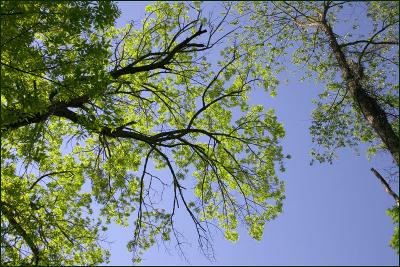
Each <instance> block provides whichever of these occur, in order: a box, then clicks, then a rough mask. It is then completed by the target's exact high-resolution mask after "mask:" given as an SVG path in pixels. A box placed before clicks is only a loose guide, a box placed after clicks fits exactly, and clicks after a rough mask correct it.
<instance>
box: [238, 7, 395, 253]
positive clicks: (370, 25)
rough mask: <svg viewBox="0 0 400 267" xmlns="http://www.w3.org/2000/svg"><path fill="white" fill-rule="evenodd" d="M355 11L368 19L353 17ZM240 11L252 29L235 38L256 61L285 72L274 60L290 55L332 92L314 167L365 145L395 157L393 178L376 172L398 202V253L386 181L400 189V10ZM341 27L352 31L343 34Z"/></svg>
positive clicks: (316, 118)
mask: <svg viewBox="0 0 400 267" xmlns="http://www.w3.org/2000/svg"><path fill="white" fill-rule="evenodd" d="M352 9H353V12H354V10H355V9H357V10H361V11H362V12H361V14H362V16H364V17H360V16H353V12H351V10H352ZM236 10H237V13H238V14H237V15H236V16H234V18H235V19H234V20H233V21H234V23H235V24H240V22H243V21H244V20H250V21H251V22H252V23H250V24H249V25H246V26H245V27H244V33H243V32H242V33H241V34H240V35H239V34H238V35H237V36H236V38H237V39H238V38H242V39H241V41H239V42H240V43H241V44H242V45H245V46H249V45H250V46H254V47H259V49H256V50H255V51H256V57H257V58H259V59H264V62H263V63H264V65H263V66H264V68H272V69H274V71H272V73H279V72H280V71H282V70H283V69H284V68H285V67H286V66H285V65H283V64H284V61H282V60H280V61H275V62H274V63H273V64H270V61H267V60H269V59H270V58H279V57H284V56H285V55H286V54H287V53H289V52H290V59H291V61H292V63H294V64H295V65H297V66H298V67H300V69H301V70H302V71H303V73H302V75H303V79H311V78H315V79H317V80H318V81H320V82H322V83H323V84H324V85H325V88H323V91H322V92H321V93H320V94H319V98H318V99H316V100H314V103H315V105H316V107H315V109H314V111H313V114H312V125H311V127H310V134H311V136H312V140H313V142H314V143H315V144H317V146H316V147H315V148H314V149H313V150H312V151H311V156H312V158H313V160H312V162H311V163H313V161H314V160H317V161H319V162H329V163H332V162H333V161H334V159H335V158H336V157H337V156H336V151H337V150H338V149H339V148H343V147H353V148H355V149H357V146H358V144H360V143H365V144H367V145H368V151H367V152H368V156H369V157H371V156H374V155H376V153H377V152H378V151H380V152H383V153H386V154H389V155H391V157H392V159H393V160H392V162H391V163H389V164H388V168H391V169H394V171H393V172H392V175H391V176H392V177H383V176H382V175H381V174H380V173H379V172H378V171H377V170H376V169H375V168H371V171H372V173H373V174H374V175H376V177H377V178H378V179H379V180H380V181H381V182H382V184H383V185H384V188H385V190H386V191H387V192H388V193H389V195H391V196H392V197H393V198H394V202H395V203H394V205H393V207H392V208H391V209H390V210H388V214H389V215H390V216H391V217H392V218H393V222H394V224H395V233H394V235H393V239H392V241H391V246H392V247H393V248H394V249H395V250H396V251H397V253H398V252H399V243H398V240H399V220H398V212H399V196H398V195H397V194H396V193H395V192H394V191H393V190H392V188H391V187H390V185H389V183H388V182H387V181H386V180H389V179H394V180H395V181H396V180H397V183H398V174H399V173H398V168H399V150H400V143H399V71H398V68H399V57H398V54H399V3H398V2H394V1H385V2H361V3H357V2H348V1H323V2H317V3H314V2H312V3H311V2H286V1H285V2H240V3H238V4H237V5H236ZM349 10H350V12H349ZM346 12H348V13H350V14H351V15H347V16H346V14H345V13H346ZM339 17H340V19H339ZM346 26H347V27H346ZM339 27H341V30H342V31H343V28H345V29H346V31H345V32H337V31H336V28H339ZM265 59H267V60H265ZM260 61H261V62H262V60H260ZM395 184H396V182H395Z"/></svg>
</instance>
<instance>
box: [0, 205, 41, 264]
mask: <svg viewBox="0 0 400 267" xmlns="http://www.w3.org/2000/svg"><path fill="white" fill-rule="evenodd" d="M1 213H2V214H4V216H5V217H6V218H7V220H8V221H9V223H10V224H11V225H12V226H13V227H14V229H15V230H16V231H17V232H18V234H19V235H21V237H22V238H23V239H24V240H25V242H26V244H27V245H28V246H29V248H30V249H31V251H32V254H33V255H32V261H33V263H34V264H35V265H38V264H39V252H40V251H39V248H38V246H36V244H35V243H34V242H33V240H32V238H31V237H30V236H29V234H28V233H27V232H26V231H25V230H24V228H22V226H21V225H20V224H19V223H18V222H17V220H15V218H14V216H15V215H14V213H13V212H12V211H11V210H9V209H8V208H7V204H6V203H5V202H3V201H1Z"/></svg>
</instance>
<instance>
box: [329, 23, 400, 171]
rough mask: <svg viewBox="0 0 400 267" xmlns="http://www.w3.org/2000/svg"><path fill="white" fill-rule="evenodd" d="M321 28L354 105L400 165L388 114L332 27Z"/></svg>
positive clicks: (395, 139) (397, 145)
mask: <svg viewBox="0 0 400 267" xmlns="http://www.w3.org/2000/svg"><path fill="white" fill-rule="evenodd" d="M321 26H322V29H323V30H324V31H325V33H326V35H327V36H328V39H329V45H330V48H331V49H332V51H333V53H334V55H335V58H336V61H337V63H338V64H339V67H340V70H341V72H342V77H343V79H344V81H345V82H346V84H347V87H348V90H349V92H350V95H351V97H352V98H353V102H354V104H355V105H357V107H358V108H359V109H360V110H361V112H362V113H363V115H364V117H365V119H366V120H367V122H368V124H369V125H370V126H371V127H372V128H373V129H374V131H375V133H376V134H377V135H378V136H379V137H380V138H381V140H382V142H383V143H384V144H385V145H386V147H387V149H388V150H389V152H390V153H391V154H392V157H393V159H394V161H395V162H396V163H397V165H399V150H400V147H399V146H400V145H399V138H398V136H397V135H396V133H395V132H394V130H393V128H392V126H391V125H390V123H389V121H388V119H387V117H386V113H385V112H384V110H383V109H382V108H381V107H380V106H379V104H378V102H377V100H376V99H375V98H374V97H372V96H370V95H369V94H368V92H367V90H366V89H365V88H364V87H363V85H362V84H361V81H360V78H359V75H358V74H356V73H355V70H354V69H353V68H352V67H351V66H350V65H349V62H348V61H347V59H346V56H345V55H344V53H343V51H342V49H341V48H340V46H339V44H338V42H337V40H336V37H335V35H334V33H333V31H332V28H331V26H330V25H329V24H328V23H327V22H326V21H322V23H321Z"/></svg>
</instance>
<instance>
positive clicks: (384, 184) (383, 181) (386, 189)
mask: <svg viewBox="0 0 400 267" xmlns="http://www.w3.org/2000/svg"><path fill="white" fill-rule="evenodd" d="M371 171H372V172H373V173H374V174H375V176H376V177H377V178H378V179H379V181H380V182H381V183H382V184H383V187H385V191H386V192H387V193H388V194H389V195H391V196H392V197H393V198H394V200H395V201H396V203H397V206H400V203H399V202H400V200H399V196H398V195H397V194H396V193H395V192H394V191H393V190H392V188H390V185H389V184H388V183H387V182H386V180H385V178H383V176H382V175H381V174H380V173H379V172H378V171H377V170H375V169H374V168H371Z"/></svg>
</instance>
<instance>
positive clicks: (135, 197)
mask: <svg viewBox="0 0 400 267" xmlns="http://www.w3.org/2000/svg"><path fill="white" fill-rule="evenodd" d="M1 10H2V11H1V16H2V19H1V26H2V31H1V40H2V44H1V47H2V50H1V68H2V69H1V88H2V91H1V109H2V112H1V134H2V137H1V138H2V146H1V149H2V150H1V153H2V154H1V155H2V157H1V164H2V168H1V172H2V173H1V174H2V184H1V186H2V191H1V207H2V217H1V221H2V224H1V225H2V226H1V227H2V239H1V242H2V243H1V244H2V247H1V249H2V264H12V265H25V264H35V265H47V264H50V265H54V264H62V265H64V264H67V265H73V264H79V265H83V264H84V265H87V264H89V265H91V264H98V263H101V262H103V261H106V260H107V258H108V256H109V255H108V253H107V251H106V250H105V249H103V248H102V245H101V241H102V235H101V233H102V231H103V230H106V225H107V224H108V223H110V221H111V220H114V221H116V222H117V223H118V224H122V225H126V224H128V223H132V222H129V218H130V215H131V214H134V215H135V216H134V217H135V222H134V224H135V226H136V228H135V229H136V230H135V232H134V233H132V240H131V242H129V244H128V248H129V249H130V250H132V251H134V252H135V259H136V260H138V259H139V258H140V255H141V253H142V251H143V250H144V249H147V248H149V246H151V245H152V244H154V243H155V242H159V240H170V239H173V240H175V241H176V242H177V244H178V245H179V246H180V242H181V241H180V233H179V229H176V228H175V227H174V214H175V210H176V208H178V207H181V208H184V209H186V211H187V213H188V216H189V217H190V218H191V220H192V221H193V223H194V227H195V228H196V230H197V232H198V242H199V245H200V247H201V248H202V250H203V252H204V253H205V254H207V253H210V251H211V250H210V245H211V244H210V243H209V237H208V231H207V228H208V227H211V225H214V224H213V222H216V223H218V225H217V227H219V228H222V229H224V231H225V236H226V238H228V239H230V240H233V241H235V240H237V238H238V234H237V232H236V230H235V229H236V227H237V224H238V221H240V222H242V223H244V224H245V225H246V226H247V227H248V229H249V234H250V235H251V236H252V237H254V238H255V239H260V238H261V236H262V232H263V225H264V223H265V222H267V221H269V220H271V219H273V218H275V217H276V215H277V214H278V213H279V212H280V211H281V208H282V200H283V198H284V195H283V190H284V188H283V184H282V182H280V181H279V180H278V178H277V175H276V170H277V168H280V169H281V170H283V157H284V155H283V154H282V148H281V146H280V144H279V140H280V139H281V138H282V137H283V136H284V130H283V127H282V125H281V124H280V123H279V122H278V121H277V117H276V115H275V114H274V111H273V110H264V109H263V107H262V106H249V105H248V103H247V95H248V93H249V92H250V91H251V90H252V88H253V87H252V84H253V83H256V82H257V83H267V81H266V80H264V79H263V77H259V76H258V75H256V71H254V70H253V68H252V65H251V62H248V61H245V60H244V57H245V56H246V53H245V52H244V51H240V49H239V47H235V46H227V45H224V43H223V42H222V40H224V39H225V38H226V36H227V34H226V33H224V32H221V31H220V29H221V27H222V26H223V24H224V23H225V22H224V19H225V18H224V17H222V19H220V20H219V21H217V22H215V21H214V22H210V21H209V20H207V19H206V18H204V17H203V16H202V13H201V9H200V7H199V5H198V4H195V5H193V6H192V5H188V4H183V3H173V4H169V3H160V2H157V3H156V4H154V5H152V6H149V7H148V8H147V9H146V12H147V15H146V18H145V19H144V21H143V22H142V25H141V29H140V30H138V29H135V28H134V27H133V25H132V24H128V25H126V26H125V27H123V28H119V29H118V28H115V27H114V25H113V23H114V20H115V19H116V17H117V16H118V10H117V8H116V6H115V4H114V3H108V2H74V1H72V2H59V3H58V2H22V1H21V2H20V1H2V7H1ZM213 49H217V51H220V52H221V53H222V56H221V61H220V62H219V63H218V64H216V63H215V62H211V61H210V60H207V57H206V56H207V52H208V51H209V50H213ZM267 86H268V85H267V84H266V87H267ZM234 109H236V110H238V112H239V114H241V115H240V116H238V117H237V118H233V115H232V111H233V110H234ZM65 144H70V145H71V146H72V149H69V151H68V150H67V149H63V147H64V145H65ZM150 162H152V163H153V164H154V166H155V168H161V169H167V170H169V172H170V175H168V176H166V177H158V176H157V175H156V174H155V173H153V172H152V171H151V170H150V169H149V167H148V166H149V164H150ZM189 177H193V179H195V184H194V186H192V185H191V184H190V183H189V182H190V181H189V182H187V180H188V178H189ZM154 190H162V191H169V192H170V193H171V194H172V197H170V198H169V199H170V203H169V204H165V205H162V204H163V203H160V201H159V200H157V198H156V199H154V194H152V191H154ZM93 203H97V204H98V205H100V207H101V208H100V210H99V211H93Z"/></svg>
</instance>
